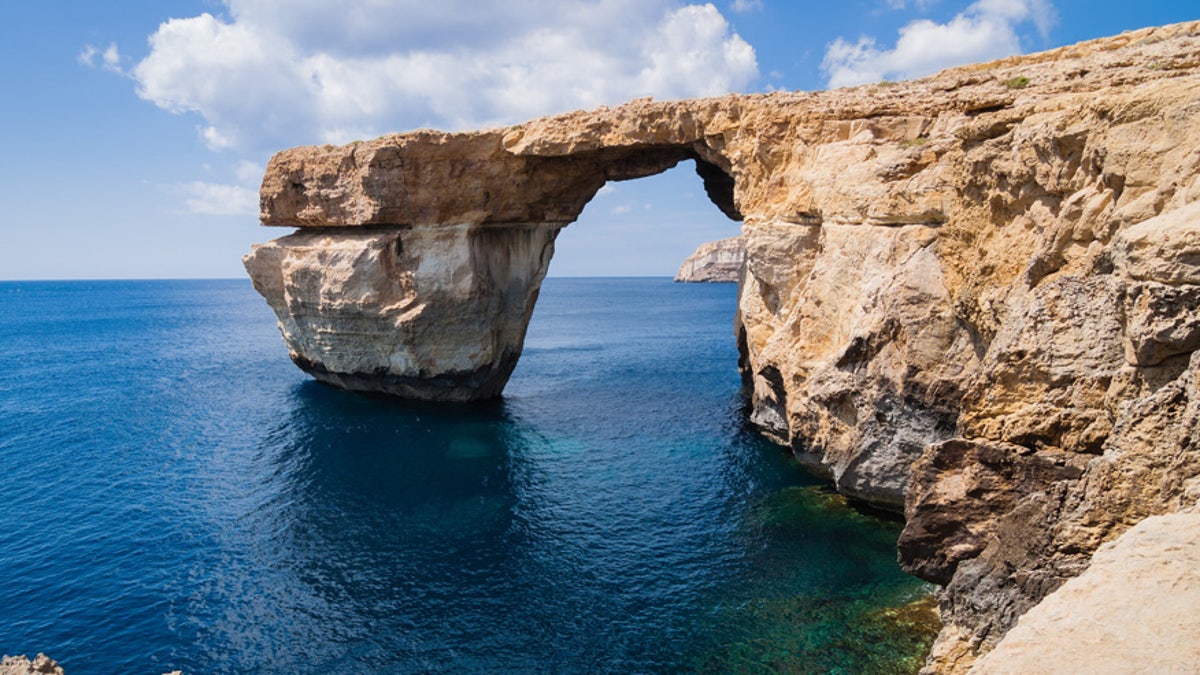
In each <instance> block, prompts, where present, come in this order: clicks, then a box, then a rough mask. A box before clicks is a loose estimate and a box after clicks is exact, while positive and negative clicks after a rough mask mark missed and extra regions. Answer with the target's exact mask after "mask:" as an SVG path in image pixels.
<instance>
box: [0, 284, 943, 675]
mask: <svg viewBox="0 0 1200 675" xmlns="http://www.w3.org/2000/svg"><path fill="white" fill-rule="evenodd" d="M734 307H735V289H734V288H733V287H732V286H731V285H717V286H712V285H679V284H672V283H671V282H670V281H669V280H665V279H553V278H552V279H549V280H547V281H546V284H545V287H544V289H543V292H542V295H541V299H540V300H539V304H538V308H537V311H536V312H535V316H534V322H533V324H532V325H531V327H530V331H529V336H528V339H527V342H526V349H525V353H524V355H523V356H522V359H521V362H520V364H519V365H518V367H517V370H516V372H515V374H514V376H513V379H512V381H511V382H510V384H509V387H508V389H507V390H506V392H505V396H504V398H503V399H502V400H500V401H496V402H493V403H489V404H485V405H476V406H432V405H417V404H409V403H403V402H397V401H392V400H386V399H382V398H374V397H368V396H362V395H356V394H350V393H346V392H341V391H337V390H334V389H331V388H327V387H325V386H322V385H319V384H317V383H315V382H313V381H311V380H310V379H308V378H307V376H305V375H304V374H303V373H301V372H300V371H299V370H297V369H296V368H295V367H294V366H292V365H291V363H290V362H289V361H288V360H287V356H286V352H285V349H284V347H283V345H282V342H281V341H280V339H279V335H278V332H277V330H276V328H275V325H274V319H273V317H272V316H271V314H270V311H269V309H268V308H267V307H266V306H265V303H263V301H262V300H261V299H260V298H259V297H258V296H257V295H256V294H255V293H254V292H253V290H252V289H251V288H250V285H249V282H247V281H241V280H231V281H187V282H182V281H179V282H172V281H153V282H61V283H60V282H39V283H24V282H20V283H17V282H9V283H0V355H2V356H0V462H2V466H3V470H4V477H5V480H4V491H3V494H4V497H5V498H4V504H3V506H2V507H0V598H3V606H4V608H5V609H4V611H3V612H2V613H0V651H2V652H4V653H10V654H11V653H29V654H33V653H36V652H38V651H44V652H46V653H48V654H50V655H52V656H54V657H55V658H57V659H58V660H59V661H60V662H61V663H62V664H63V665H64V666H65V667H66V668H67V670H68V672H69V673H73V674H74V673H122V672H155V673H157V672H163V671H166V670H172V669H183V670H184V671H185V672H188V673H222V672H229V673H235V672H262V673H296V672H301V673H303V672H428V671H433V672H504V671H507V672H678V671H709V672H725V671H744V672H757V671H763V670H766V671H774V670H788V671H793V672H828V671H833V672H896V671H897V670H900V669H902V668H903V667H906V666H907V665H911V663H914V662H916V661H917V660H919V658H920V653H921V651H922V649H923V648H924V645H926V644H927V643H928V640H929V638H931V635H930V634H929V631H928V626H926V625H920V622H917V624H914V623H913V622H912V621H911V620H910V618H911V617H910V616H909V615H910V614H911V613H906V612H904V611H897V610H895V609H892V608H897V607H902V606H903V605H904V604H905V603H906V602H908V601H910V600H912V599H913V598H916V597H920V596H921V595H922V594H923V592H924V587H923V586H922V585H921V584H920V583H919V582H918V581H917V580H915V579H913V578H911V577H908V576H906V575H904V574H903V573H901V572H900V570H899V569H898V567H897V566H896V563H895V540H896V536H897V535H898V532H899V525H898V524H897V523H895V522H892V521H889V520H886V519H879V518H876V517H873V516H870V515H866V514H863V513H859V512H857V511H855V510H853V509H850V508H847V507H846V505H845V504H844V503H843V502H841V501H840V499H838V498H837V497H836V496H833V495H831V494H830V493H829V492H828V490H827V489H826V488H825V487H824V486H823V485H822V484H821V483H820V481H817V480H814V479H812V478H811V477H809V476H807V475H806V474H805V473H803V471H801V470H800V469H799V468H798V467H796V466H795V465H794V463H793V462H792V461H791V460H790V458H789V457H788V455H787V453H786V452H785V451H783V450H782V449H780V448H778V447H776V446H773V445H771V444H769V443H767V442H765V441H763V440H761V439H760V438H759V437H758V436H757V435H756V434H755V433H754V432H753V431H752V430H751V429H749V428H748V427H747V426H746V424H745V422H744V410H743V408H742V406H743V401H742V399H741V397H740V395H739V379H738V375H737V372H736V359H737V355H736V351H735V348H734V340H733V328H732V317H733V312H734Z"/></svg>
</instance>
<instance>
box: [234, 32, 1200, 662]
mask: <svg viewBox="0 0 1200 675" xmlns="http://www.w3.org/2000/svg"><path fill="white" fill-rule="evenodd" d="M685 160H692V161H694V162H695V166H696V171H697V173H698V174H699V175H700V177H701V178H702V179H703V181H704V185H705V188H706V191H707V192H708V195H709V197H710V198H711V199H712V200H713V202H714V203H715V204H716V205H717V207H718V208H719V209H721V210H722V211H723V212H724V213H726V214H727V215H729V216H730V217H731V218H734V219H739V220H743V221H744V224H743V228H742V232H743V237H744V241H745V248H746V263H745V268H744V272H743V275H742V283H741V285H740V287H739V306H738V318H737V329H736V333H737V340H738V343H739V348H740V351H741V355H742V366H743V368H744V371H745V375H746V377H747V379H748V380H749V382H750V383H751V387H752V390H753V394H752V396H753V401H752V402H753V406H752V407H753V410H752V419H753V421H754V422H755V423H756V424H757V425H758V426H759V428H761V429H762V430H763V431H764V433H766V434H767V435H769V436H770V437H771V438H774V439H775V440H777V441H779V442H780V443H783V444H786V445H788V446H789V447H790V448H791V449H792V451H793V452H794V453H795V455H796V456H797V457H798V458H800V459H801V461H803V462H805V463H807V464H808V465H809V466H812V467H813V468H814V469H815V470H818V471H821V472H823V473H825V474H826V475H828V476H829V477H830V479H831V480H832V481H833V482H834V483H835V485H836V486H837V488H838V489H839V490H840V491H842V492H844V493H846V494H848V495H852V496H854V497H857V498H860V499H863V500H866V501H868V502H871V503H874V504H877V505H879V506H882V507H885V508H891V509H894V510H900V509H903V511H904V513H905V516H906V520H907V522H906V525H905V528H904V532H903V534H902V536H901V540H900V560H901V563H902V565H903V566H904V567H905V568H906V569H908V570H910V571H912V572H913V573H915V574H918V575H919V576H922V577H923V578H925V579H928V580H930V581H933V582H936V583H938V584H940V585H941V586H942V590H941V591H940V593H939V604H940V612H941V618H942V621H943V623H944V625H945V628H944V629H943V631H942V633H941V635H940V637H939V640H938V643H937V645H935V649H934V654H933V656H932V658H931V661H930V664H929V668H930V670H931V671H937V672H955V671H961V670H964V669H966V668H968V667H969V666H970V664H971V662H972V661H973V660H974V659H975V658H977V657H978V656H980V655H982V654H984V653H986V652H987V651H989V650H990V649H992V648H993V647H994V646H995V645H997V644H998V643H1000V641H1001V639H1002V638H1003V636H1004V635H1005V633H1006V632H1008V630H1009V629H1010V628H1012V626H1013V625H1014V624H1016V622H1017V618H1018V617H1019V616H1020V615H1021V614H1022V613H1024V612H1025V611H1027V610H1028V609H1029V608H1030V607H1033V606H1035V605H1036V604H1037V603H1038V602H1040V601H1041V600H1042V599H1043V598H1045V597H1046V596H1047V595H1049V594H1050V593H1052V592H1053V591H1055V590H1056V589H1057V588H1059V587H1060V586H1062V584H1063V583H1064V582H1065V581H1066V580H1068V579H1070V578H1072V577H1075V576H1077V575H1079V574H1080V573H1081V572H1082V571H1083V570H1085V569H1086V568H1087V566H1088V565H1089V563H1090V561H1091V558H1092V554H1093V553H1094V552H1095V551H1096V550H1097V549H1098V548H1099V547H1100V546H1101V545H1102V544H1104V543H1105V542H1108V541H1112V540H1114V539H1116V538H1117V537H1119V536H1120V535H1121V534H1122V533H1124V532H1125V531H1127V530H1129V528H1131V527H1132V526H1133V525H1134V524H1136V523H1137V522H1138V521H1140V520H1142V519H1144V518H1146V517H1149V516H1154V515H1159V514H1164V513H1171V512H1174V511H1178V510H1180V509H1184V508H1187V507H1190V506H1192V505H1194V504H1195V503H1196V501H1197V498H1198V496H1200V494H1198V491H1197V490H1196V489H1194V488H1195V484H1196V481H1197V477H1198V476H1200V385H1198V380H1200V351H1198V349H1200V318H1198V317H1200V23H1187V24H1178V25H1173V26H1166V27H1163V28H1154V29H1146V30H1141V31H1136V32H1131V33H1126V34H1123V35H1120V36H1116V37H1113V38H1107V39H1102V40H1094V41H1091V42H1086V43H1081V44H1079V45H1074V46H1071V47H1065V48H1062V49H1057V50H1053V51H1049V52H1045V53H1041V54H1033V55H1029V56H1021V57H1013V58H1008V59H1003V60H999V61H994V62H991V63H986V64H980V65H974V66H967V67H962V68H955V69H951V70H947V71H944V72H942V73H939V74H937V75H934V76H932V77H929V78H925V79H922V80H916V81H911V82H900V83H878V84H873V85H866V86H862V87H855V88H851V89H841V90H835V91H825V92H815V93H785V92H778V93H773V94H761V95H750V96H741V95H730V96H725V97H720V98H709V99H696V100H687V101H668V102H654V101H649V100H640V101H634V102H632V103H629V104H627V105H624V106H621V107H619V108H614V109H608V108H602V109H599V110H595V111H591V112H582V111H581V112H575V113H570V114H566V115H558V116H554V117H547V118H542V119H538V120H533V121H531V122H528V123H526V124H522V125H518V126H515V127H510V128H506V129H495V130H490V131H481V132H475V133H459V134H447V133H439V132H432V131H417V132H412V133H408V134H398V135H393V136H386V137H383V138H380V139H376V140H373V141H367V142H364V143H357V144H351V145H347V146H342V147H333V146H323V147H305V148H295V149H292V150H287V151H284V152H281V153H279V154H277V155H276V156H275V157H274V158H272V160H271V162H270V164H269V165H268V168H267V174H266V177H265V179H264V181H263V185H262V192H261V205H262V221H263V223H264V224H266V225H279V226H287V227H299V228H301V230H300V231H299V232H297V233H295V234H291V235H289V236H286V237H283V238H281V239H279V240H276V241H275V242H272V243H270V244H266V245H262V246H257V247H256V248H255V250H254V251H253V252H252V253H250V254H249V255H248V256H246V258H245V264H246V268H247V270H248V271H249V272H250V275H251V277H252V278H253V280H254V284H255V287H256V288H257V289H258V290H259V292H260V293H262V295H263V296H264V297H265V298H266V299H267V302H268V303H269V304H270V306H271V307H272V309H273V310H274V311H275V314H276V316H277V317H278V319H279V325H280V328H281V330H282V332H283V337H284V340H285V342H286V344H287V347H288V350H289V352H290V354H291V357H292V359H293V360H294V361H295V362H296V363H297V364H298V365H299V366H300V367H302V368H304V369H305V370H307V371H308V372H310V373H312V374H313V376H314V377H316V378H318V379H320V380H323V381H325V382H329V383H332V384H336V385H338V386H343V387H347V388H352V389H360V390H368V391H385V392H390V393H395V394H399V395H403V396H412V397H418V398H432V399H451V400H470V399H477V398H484V397H490V396H495V395H497V394H498V393H499V392H500V391H501V389H502V388H503V386H504V383H505V381H506V380H507V378H508V375H509V373H510V372H511V370H512V368H513V365H514V364H515V363H516V360H517V357H518V356H519V354H520V351H521V346H522V342H523V339H524V334H525V326H526V324H527V322H528V320H529V317H530V314H531V312H532V311H533V306H534V302H535V300H536V298H537V293H538V288H539V286H540V283H541V280H542V278H543V276H544V275H545V272H546V266H547V265H548V263H549V261H550V257H551V255H552V254H553V250H554V240H555V237H556V236H557V234H558V232H559V230H560V229H561V228H563V227H565V226H567V225H568V224H569V223H570V222H572V221H573V220H574V219H575V218H576V217H577V216H578V215H579V213H580V211H581V210H582V209H583V207H584V205H585V204H586V203H587V202H588V200H590V199H591V198H592V197H593V196H594V195H595V194H596V192H597V191H598V190H599V189H600V188H601V187H602V186H603V185H604V183H605V182H606V181H609V180H626V179H631V178H638V177H641V176H649V175H652V174H655V173H660V172H662V171H665V170H666V169H668V168H670V167H672V166H674V165H675V164H677V163H679V162H681V161H685ZM1189 486H1191V487H1189ZM797 564H802V562H801V561H797ZM1080 611H1081V613H1086V611H1087V609H1086V608H1085V609H1081V610H1080ZM1164 630H1165V629H1164ZM1086 669H1087V665H1086V664H1084V663H1081V664H1080V670H1086Z"/></svg>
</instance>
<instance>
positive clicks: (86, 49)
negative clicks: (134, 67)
mask: <svg viewBox="0 0 1200 675" xmlns="http://www.w3.org/2000/svg"><path fill="white" fill-rule="evenodd" d="M97 56H98V57H100V62H99V63H97V62H96V57H97ZM76 60H78V61H79V62H80V63H81V64H83V65H85V66H87V67H88V68H103V69H104V70H107V71H109V72H111V73H117V74H118V75H124V74H125V71H123V70H122V69H121V52H120V51H118V50H117V44H116V43H115V42H114V43H112V44H110V45H108V48H107V49H105V50H104V51H100V49H99V48H98V47H96V46H94V45H84V46H83V51H81V52H79V56H77V57H76Z"/></svg>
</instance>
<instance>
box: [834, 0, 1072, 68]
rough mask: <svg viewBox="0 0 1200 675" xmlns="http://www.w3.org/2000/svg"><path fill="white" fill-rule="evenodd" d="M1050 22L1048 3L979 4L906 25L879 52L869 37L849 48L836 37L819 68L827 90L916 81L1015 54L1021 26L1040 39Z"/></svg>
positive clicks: (993, 0)
mask: <svg viewBox="0 0 1200 675" xmlns="http://www.w3.org/2000/svg"><path fill="white" fill-rule="evenodd" d="M1054 21H1055V13H1054V9H1053V7H1052V6H1051V5H1050V3H1049V1H1048V0H979V1H978V2H975V3H973V4H971V5H970V6H968V7H967V9H966V10H964V11H963V12H961V13H959V14H957V15H955V16H954V17H953V18H952V19H950V21H948V22H946V23H935V22H933V21H930V20H928V19H921V20H918V21H913V22H911V23H909V24H907V25H905V26H904V27H903V28H901V29H900V36H899V38H898V39H897V40H896V46H895V47H894V48H892V49H885V48H880V47H879V45H878V44H877V42H876V41H875V39H874V38H872V37H867V36H863V37H860V38H859V39H858V41H856V42H853V43H852V42H849V41H847V40H845V39H842V38H838V39H837V40H834V41H833V43H831V44H830V45H829V47H828V48H827V49H826V51H825V58H824V60H823V61H822V62H821V69H822V70H823V71H824V72H825V73H826V74H827V75H828V76H829V86H830V87H845V86H850V85H855V84H866V83H868V82H878V81H880V80H882V79H885V78H891V79H907V78H912V77H920V76H923V75H929V74H931V73H935V72H937V71H939V70H941V69H943V68H948V67H950V66H955V65H960V64H963V63H971V62H975V61H987V60H991V59H996V58H1000V57H1003V56H1009V55H1012V54H1019V53H1020V52H1021V39H1020V36H1019V35H1018V33H1017V29H1018V27H1019V26H1021V25H1023V24H1027V23H1031V24H1033V26H1034V27H1035V28H1036V29H1037V30H1038V32H1039V33H1040V34H1041V35H1042V36H1043V37H1044V36H1045V35H1046V34H1047V32H1048V31H1049V30H1050V27H1051V26H1052V25H1053V23H1054Z"/></svg>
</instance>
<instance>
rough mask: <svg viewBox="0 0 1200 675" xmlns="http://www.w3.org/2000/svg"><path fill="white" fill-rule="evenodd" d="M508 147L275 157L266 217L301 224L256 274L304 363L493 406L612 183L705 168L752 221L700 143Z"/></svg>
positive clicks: (460, 141) (356, 147)
mask: <svg viewBox="0 0 1200 675" xmlns="http://www.w3.org/2000/svg"><path fill="white" fill-rule="evenodd" d="M506 139H508V140H511V130H510V131H509V132H502V131H491V132H481V133H474V134H446V133H440V132H431V131H418V132H413V133H410V134H401V135H393V136H388V137H384V138H381V139H377V140H375V141H371V142H368V143H354V144H350V145H347V146H341V147H333V146H324V147H309V148H297V149H294V150H291V151H287V152H285V153H280V154H279V155H277V156H276V157H275V158H273V159H272V161H271V165H270V167H269V168H268V172H267V177H266V179H265V180H264V183H263V188H262V212H263V216H262V217H263V222H264V224H268V225H290V226H296V227H300V228H302V229H300V230H299V231H297V232H296V233H295V234H292V235H289V236H286V237H282V238H280V239H277V240H275V241H273V242H271V243H270V244H265V245H262V246H257V247H255V249H254V251H253V252H252V253H251V254H250V255H249V256H247V257H246V267H247V269H248V270H249V272H250V274H251V276H252V277H253V279H254V281H255V286H256V288H258V289H259V291H260V292H261V293H262V294H263V295H264V296H265V297H266V298H267V300H268V302H269V303H270V304H271V306H272V308H273V309H274V310H275V313H276V316H277V317H278V319H279V322H280V327H281V330H282V332H283V336H284V341H285V342H286V343H287V346H288V352H289V354H290V356H291V358H292V360H293V361H294V362H295V363H296V364H297V365H298V366H300V367H301V368H302V369H304V370H305V371H306V372H308V373H310V374H311V375H313V377H315V378H317V379H318V380H321V381H323V382H326V383H329V384H333V385H335V386H339V387H343V388H346V389H353V390H358V391H378V392H384V393H389V394H394V395H398V396H403V397H406V398H419V399H431V400H451V401H467V400H477V399H484V398H490V397H494V396H497V395H499V394H500V392H501V390H502V389H503V388H504V385H505V383H506V382H507V381H508V378H509V376H510V375H511V374H512V370H513V368H514V367H515V366H516V363H517V359H518V358H519V356H520V354H521V349H522V346H523V343H524V339H525V331H526V327H527V326H528V323H529V319H530V316H531V315H532V312H533V307H534V304H535V302H536V300H537V294H538V291H539V289H540V287H541V282H542V279H543V278H544V277H545V274H546V270H547V267H548V265H549V263H550V259H551V257H552V255H553V252H554V241H555V238H556V237H557V235H558V232H559V230H561V229H562V228H563V227H565V226H566V225H568V224H569V223H571V222H573V221H574V220H575V219H576V218H577V217H578V216H579V214H580V213H581V212H582V210H583V208H584V206H585V205H586V204H587V203H588V202H589V201H590V200H591V199H592V198H593V197H594V196H595V195H596V193H597V192H598V191H599V190H600V188H601V187H603V186H604V184H605V183H606V182H608V181H610V180H612V181H623V180H631V179H636V178H642V177H646V176H651V175H654V174H658V173H662V172H664V171H667V170H668V169H671V168H673V167H675V166H676V165H677V164H679V163H680V162H683V161H686V160H689V159H690V160H695V162H696V172H697V173H698V174H699V176H700V178H701V180H702V181H703V183H704V187H705V192H706V193H707V194H708V195H709V197H710V198H711V199H712V200H713V202H714V203H715V204H716V205H717V207H718V208H719V209H720V210H721V211H722V212H723V213H725V214H726V215H728V216H729V217H730V218H733V219H735V220H741V213H740V211H739V210H738V208H737V199H736V194H735V186H736V181H735V179H734V178H733V177H732V176H731V175H730V174H729V173H728V171H729V167H730V164H729V162H728V161H726V160H725V159H724V158H723V157H722V156H721V155H720V154H719V153H717V152H715V151H714V150H713V149H712V148H710V147H708V146H707V145H705V144H704V143H703V141H700V140H693V141H691V142H676V143H667V142H661V141H657V140H656V141H654V142H645V143H629V144H624V145H616V146H606V147H596V148H588V147H584V148H576V149H574V150H573V151H571V152H568V153H564V154H556V153H548V154H544V155H537V154H532V155H529V154H520V153H517V152H512V151H511V150H510V149H509V147H507V146H509V145H511V143H510V142H506ZM343 228H344V229H343Z"/></svg>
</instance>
